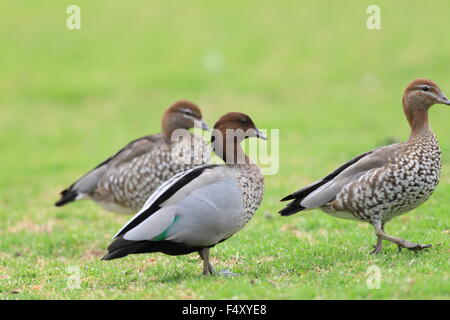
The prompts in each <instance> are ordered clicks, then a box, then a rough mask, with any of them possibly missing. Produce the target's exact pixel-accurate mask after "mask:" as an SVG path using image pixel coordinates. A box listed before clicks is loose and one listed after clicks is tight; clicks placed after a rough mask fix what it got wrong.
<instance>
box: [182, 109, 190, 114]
mask: <svg viewBox="0 0 450 320" xmlns="http://www.w3.org/2000/svg"><path fill="white" fill-rule="evenodd" d="M183 113H184V114H187V115H191V114H192V111H191V110H189V109H184V110H183Z"/></svg>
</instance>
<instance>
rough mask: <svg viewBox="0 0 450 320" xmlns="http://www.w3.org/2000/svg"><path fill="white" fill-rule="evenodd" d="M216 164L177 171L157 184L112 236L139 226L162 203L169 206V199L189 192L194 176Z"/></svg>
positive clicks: (117, 235)
mask: <svg viewBox="0 0 450 320" xmlns="http://www.w3.org/2000/svg"><path fill="white" fill-rule="evenodd" d="M216 166H217V165H204V166H199V167H196V168H193V169H190V170H187V171H184V172H181V173H178V174H176V175H175V176H173V177H172V178H170V179H169V180H167V181H166V182H164V183H163V184H162V185H161V186H159V188H158V189H156V191H155V192H154V193H153V194H152V195H150V197H149V198H148V199H147V201H146V202H145V204H144V206H143V207H142V209H141V210H139V212H138V213H137V214H136V215H135V216H134V217H133V218H131V219H130V221H128V222H127V223H126V224H125V225H124V226H123V227H122V229H120V230H119V232H118V233H117V234H116V235H115V236H114V238H117V237H119V236H120V235H123V234H125V233H126V232H128V231H130V230H132V229H133V228H135V227H137V226H139V225H140V224H141V223H142V222H144V221H145V220H146V219H148V218H149V217H150V216H152V215H153V214H155V213H156V212H158V211H159V210H161V208H162V206H163V204H167V206H168V207H169V206H170V201H171V200H172V201H173V200H174V199H173V198H177V197H180V196H182V195H184V194H186V192H189V190H191V189H192V187H194V186H195V184H196V182H197V181H198V180H196V178H198V177H199V176H200V175H202V174H203V173H204V172H205V171H206V170H207V169H211V168H213V167H216ZM197 183H198V182H197ZM142 240H143V239H142Z"/></svg>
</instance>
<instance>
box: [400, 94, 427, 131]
mask: <svg viewBox="0 0 450 320" xmlns="http://www.w3.org/2000/svg"><path fill="white" fill-rule="evenodd" d="M403 110H404V112H405V115H406V119H407V120H408V122H409V126H410V127H411V135H410V139H411V138H413V137H415V136H418V135H420V134H422V133H426V132H432V131H431V127H430V124H429V122H428V107H424V106H418V105H414V104H413V103H411V102H407V101H404V102H403Z"/></svg>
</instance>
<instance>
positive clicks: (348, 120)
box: [0, 0, 450, 299]
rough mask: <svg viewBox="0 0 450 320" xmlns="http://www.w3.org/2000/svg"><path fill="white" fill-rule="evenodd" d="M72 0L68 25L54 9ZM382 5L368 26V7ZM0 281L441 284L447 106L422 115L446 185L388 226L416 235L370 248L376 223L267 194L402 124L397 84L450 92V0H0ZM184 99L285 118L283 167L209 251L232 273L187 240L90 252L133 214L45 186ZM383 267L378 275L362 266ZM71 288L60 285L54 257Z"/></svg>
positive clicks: (328, 290)
mask: <svg viewBox="0 0 450 320" xmlns="http://www.w3.org/2000/svg"><path fill="white" fill-rule="evenodd" d="M71 4H76V5H78V6H80V8H81V29H80V30H68V29H67V28H66V19H67V18H68V16H69V15H68V14H67V13H66V8H67V7H68V6H69V5H71ZM372 4H376V5H378V6H379V7H380V8H381V30H368V29H367V27H366V20H367V18H368V14H367V13H366V9H367V7H368V6H369V5H372ZM0 10H1V13H2V19H1V20H0V39H1V41H0V148H1V158H0V188H1V191H0V297H1V298H3V299H21V298H41V299H42V298H51V299H59V298H77V299H78V298H82V299H92V298H150V299H151V298H159V299H173V298H175V299H185V298H193V299H210V298H213V299H220V298H247V299H253V298H258V299H265V298H267V299H298V298H300V299H301V298H308V299H314V298H319V299H320V298H322V299H327V298H338V299H345V298H352V299H354V298H363V299H371V298H382V299H391V298H396V299H404V298H425V299H430V298H446V299H448V298H450V293H449V286H448V283H449V257H450V255H449V253H450V252H449V247H448V244H449V242H448V237H449V233H450V232H449V229H450V219H449V217H448V210H449V206H448V196H447V195H448V192H450V165H449V164H450V160H449V159H450V132H449V128H448V123H449V120H450V108H449V107H446V106H442V105H439V106H435V107H433V109H432V110H431V115H430V121H431V124H432V127H433V129H434V131H435V133H436V135H437V136H438V138H439V140H440V143H441V148H442V151H443V162H444V165H443V170H442V179H441V184H440V185H439V187H438V189H437V190H436V193H435V194H434V196H433V197H432V198H431V199H430V201H428V202H427V203H426V204H425V205H423V206H422V207H420V208H418V209H416V210H415V211H414V212H412V213H410V214H407V215H404V216H402V217H400V218H398V219H397V220H394V221H393V222H392V223H391V224H390V225H388V226H387V230H388V231H389V232H390V233H391V234H393V235H397V236H401V237H404V238H407V239H409V240H413V241H418V242H421V243H432V244H433V245H434V247H433V248H432V249H431V250H429V251H427V252H420V253H419V254H415V253H413V252H405V251H403V252H401V253H398V252H397V251H396V248H394V247H393V246H391V245H386V246H385V253H384V254H382V255H380V256H376V257H373V256H369V255H368V254H367V253H368V252H369V251H370V250H371V247H370V245H371V244H373V243H375V236H374V234H373V231H372V228H371V227H370V226H368V225H363V224H357V223H355V222H353V221H345V220H337V219H335V218H332V217H329V216H327V215H325V214H323V213H320V212H310V213H304V214H298V215H295V216H292V217H289V218H282V217H280V216H278V214H277V213H276V212H277V211H278V210H279V209H280V208H281V206H282V205H281V204H280V203H279V202H278V200H279V199H280V198H281V197H283V196H285V195H286V194H288V193H290V192H292V191H294V190H296V189H298V188H299V187H301V186H302V185H304V184H306V183H308V182H311V181H313V180H316V179H318V178H320V177H322V176H324V175H326V174H328V172H329V171H330V170H333V169H334V168H335V167H336V166H338V165H339V164H341V163H342V162H344V161H346V160H348V159H349V158H351V157H353V156H355V155H357V154H359V153H362V152H364V151H366V150H368V149H371V148H373V147H376V146H380V145H383V144H388V143H391V142H392V141H397V140H404V139H406V138H407V136H408V134H409V127H408V125H407V123H406V121H405V119H404V116H403V113H402V108H401V97H402V92H403V90H404V88H405V87H406V85H407V83H408V82H409V81H411V80H412V79H414V78H418V77H426V78H430V79H433V80H434V81H436V82H437V83H438V84H439V85H440V86H441V88H442V90H443V91H444V92H446V93H447V95H450V76H449V75H448V72H449V68H450V64H449V61H450V60H449V57H450V41H448V39H447V38H448V37H447V32H448V31H449V30H450V20H449V15H450V2H449V1H447V0H442V1H439V0H436V1H432V2H423V1H378V0H377V1H375V2H374V1H339V2H337V1H325V0H321V1H278V2H275V1H266V0H262V1H245V2H244V1H234V0H232V1H227V2H226V3H225V2H219V1H206V0H204V1H191V2H188V1H128V2H123V1H117V2H112V1H100V0H99V1H75V0H74V1H65V0H64V1H61V0H59V1H50V0H42V1H25V0H16V1H7V2H6V1H3V2H2V4H0ZM181 98H184V99H189V100H192V101H194V102H196V103H197V104H198V105H199V106H200V107H201V108H202V110H203V113H204V117H205V119H206V120H207V122H208V123H209V124H210V125H212V124H213V123H214V121H215V120H216V119H217V118H218V117H219V116H220V115H222V114H224V113H225V112H228V111H241V112H245V113H248V114H249V115H250V116H251V117H252V118H253V120H254V121H255V123H256V124H257V125H258V127H260V128H264V129H272V128H276V129H280V140H281V141H280V170H279V173H278V174H277V175H275V176H268V177H266V195H265V198H264V203H263V205H262V207H261V208H260V209H259V211H258V212H257V213H256V215H255V217H254V219H253V220H252V221H251V222H250V223H249V225H248V226H247V227H246V228H245V229H244V230H242V231H241V232H240V233H239V234H237V235H236V236H235V237H233V238H232V239H230V240H228V241H227V242H225V243H223V244H221V245H219V246H217V247H216V248H215V249H214V250H213V251H212V255H213V257H214V259H215V260H214V262H215V263H216V264H217V265H218V269H220V268H221V267H222V268H229V269H232V270H233V271H236V272H241V273H242V276H241V277H238V278H233V279H223V278H209V279H205V278H203V277H200V276H199V274H200V263H199V261H198V259H197V257H196V256H195V255H190V256H182V257H177V258H173V257H167V256H163V255H160V254H153V255H143V256H134V257H128V258H125V259H121V260H115V261H113V262H109V263H105V262H101V261H99V258H100V257H101V256H102V254H103V253H104V249H105V247H106V246H107V245H108V244H109V241H110V237H111V236H112V235H113V234H114V233H115V232H116V231H117V230H118V229H119V228H120V226H121V225H122V224H123V223H125V222H126V221H127V219H128V218H129V217H127V216H120V215H115V214H111V213H107V212H104V211H102V210H101V209H100V208H99V207H97V206H95V205H94V204H92V203H89V202H81V203H76V204H72V205H70V206H67V207H63V208H55V207H53V206H52V204H53V202H54V201H55V200H57V198H58V192H59V191H61V190H62V189H63V188H64V187H66V186H68V185H69V184H70V183H72V182H73V181H74V180H75V179H77V178H78V177H79V176H80V175H81V174H83V173H84V172H86V171H87V170H88V169H90V168H92V167H94V166H95V165H96V164H97V163H99V162H101V161H102V160H104V159H105V158H106V157H108V156H109V155H111V154H112V153H114V152H115V151H117V150H118V149H119V148H120V147H122V146H123V145H124V144H126V143H127V142H129V141H130V140H132V139H134V138H137V137H140V136H143V135H146V134H150V133H156V132H159V130H160V129H159V128H160V117H161V114H162V112H163V111H164V109H165V108H166V107H167V106H168V105H169V104H171V103H172V102H174V101H175V100H178V99H181ZM371 265H377V266H378V267H380V268H381V271H382V275H383V278H382V279H383V280H382V284H381V289H380V290H369V289H368V288H367V286H366V278H367V275H366V270H367V268H368V267H369V266H371ZM69 266H76V267H79V268H80V272H81V288H80V289H72V290H70V289H67V279H68V277H69V276H70V272H68V271H67V270H68V269H67V268H68V267H69Z"/></svg>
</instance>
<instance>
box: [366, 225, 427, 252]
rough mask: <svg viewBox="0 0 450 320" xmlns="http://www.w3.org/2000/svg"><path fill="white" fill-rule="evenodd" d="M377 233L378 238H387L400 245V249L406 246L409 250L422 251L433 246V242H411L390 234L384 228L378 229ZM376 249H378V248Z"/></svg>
mask: <svg viewBox="0 0 450 320" xmlns="http://www.w3.org/2000/svg"><path fill="white" fill-rule="evenodd" d="M376 235H377V237H378V239H382V240H387V241H390V242H392V243H395V244H396V245H397V246H398V248H399V251H400V250H401V249H402V248H405V249H408V250H413V251H420V250H423V249H427V248H431V244H420V243H414V242H411V241H408V240H405V239H402V238H398V237H393V236H390V235H388V234H386V233H384V230H382V229H377V230H376ZM374 251H376V249H375V250H374Z"/></svg>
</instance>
